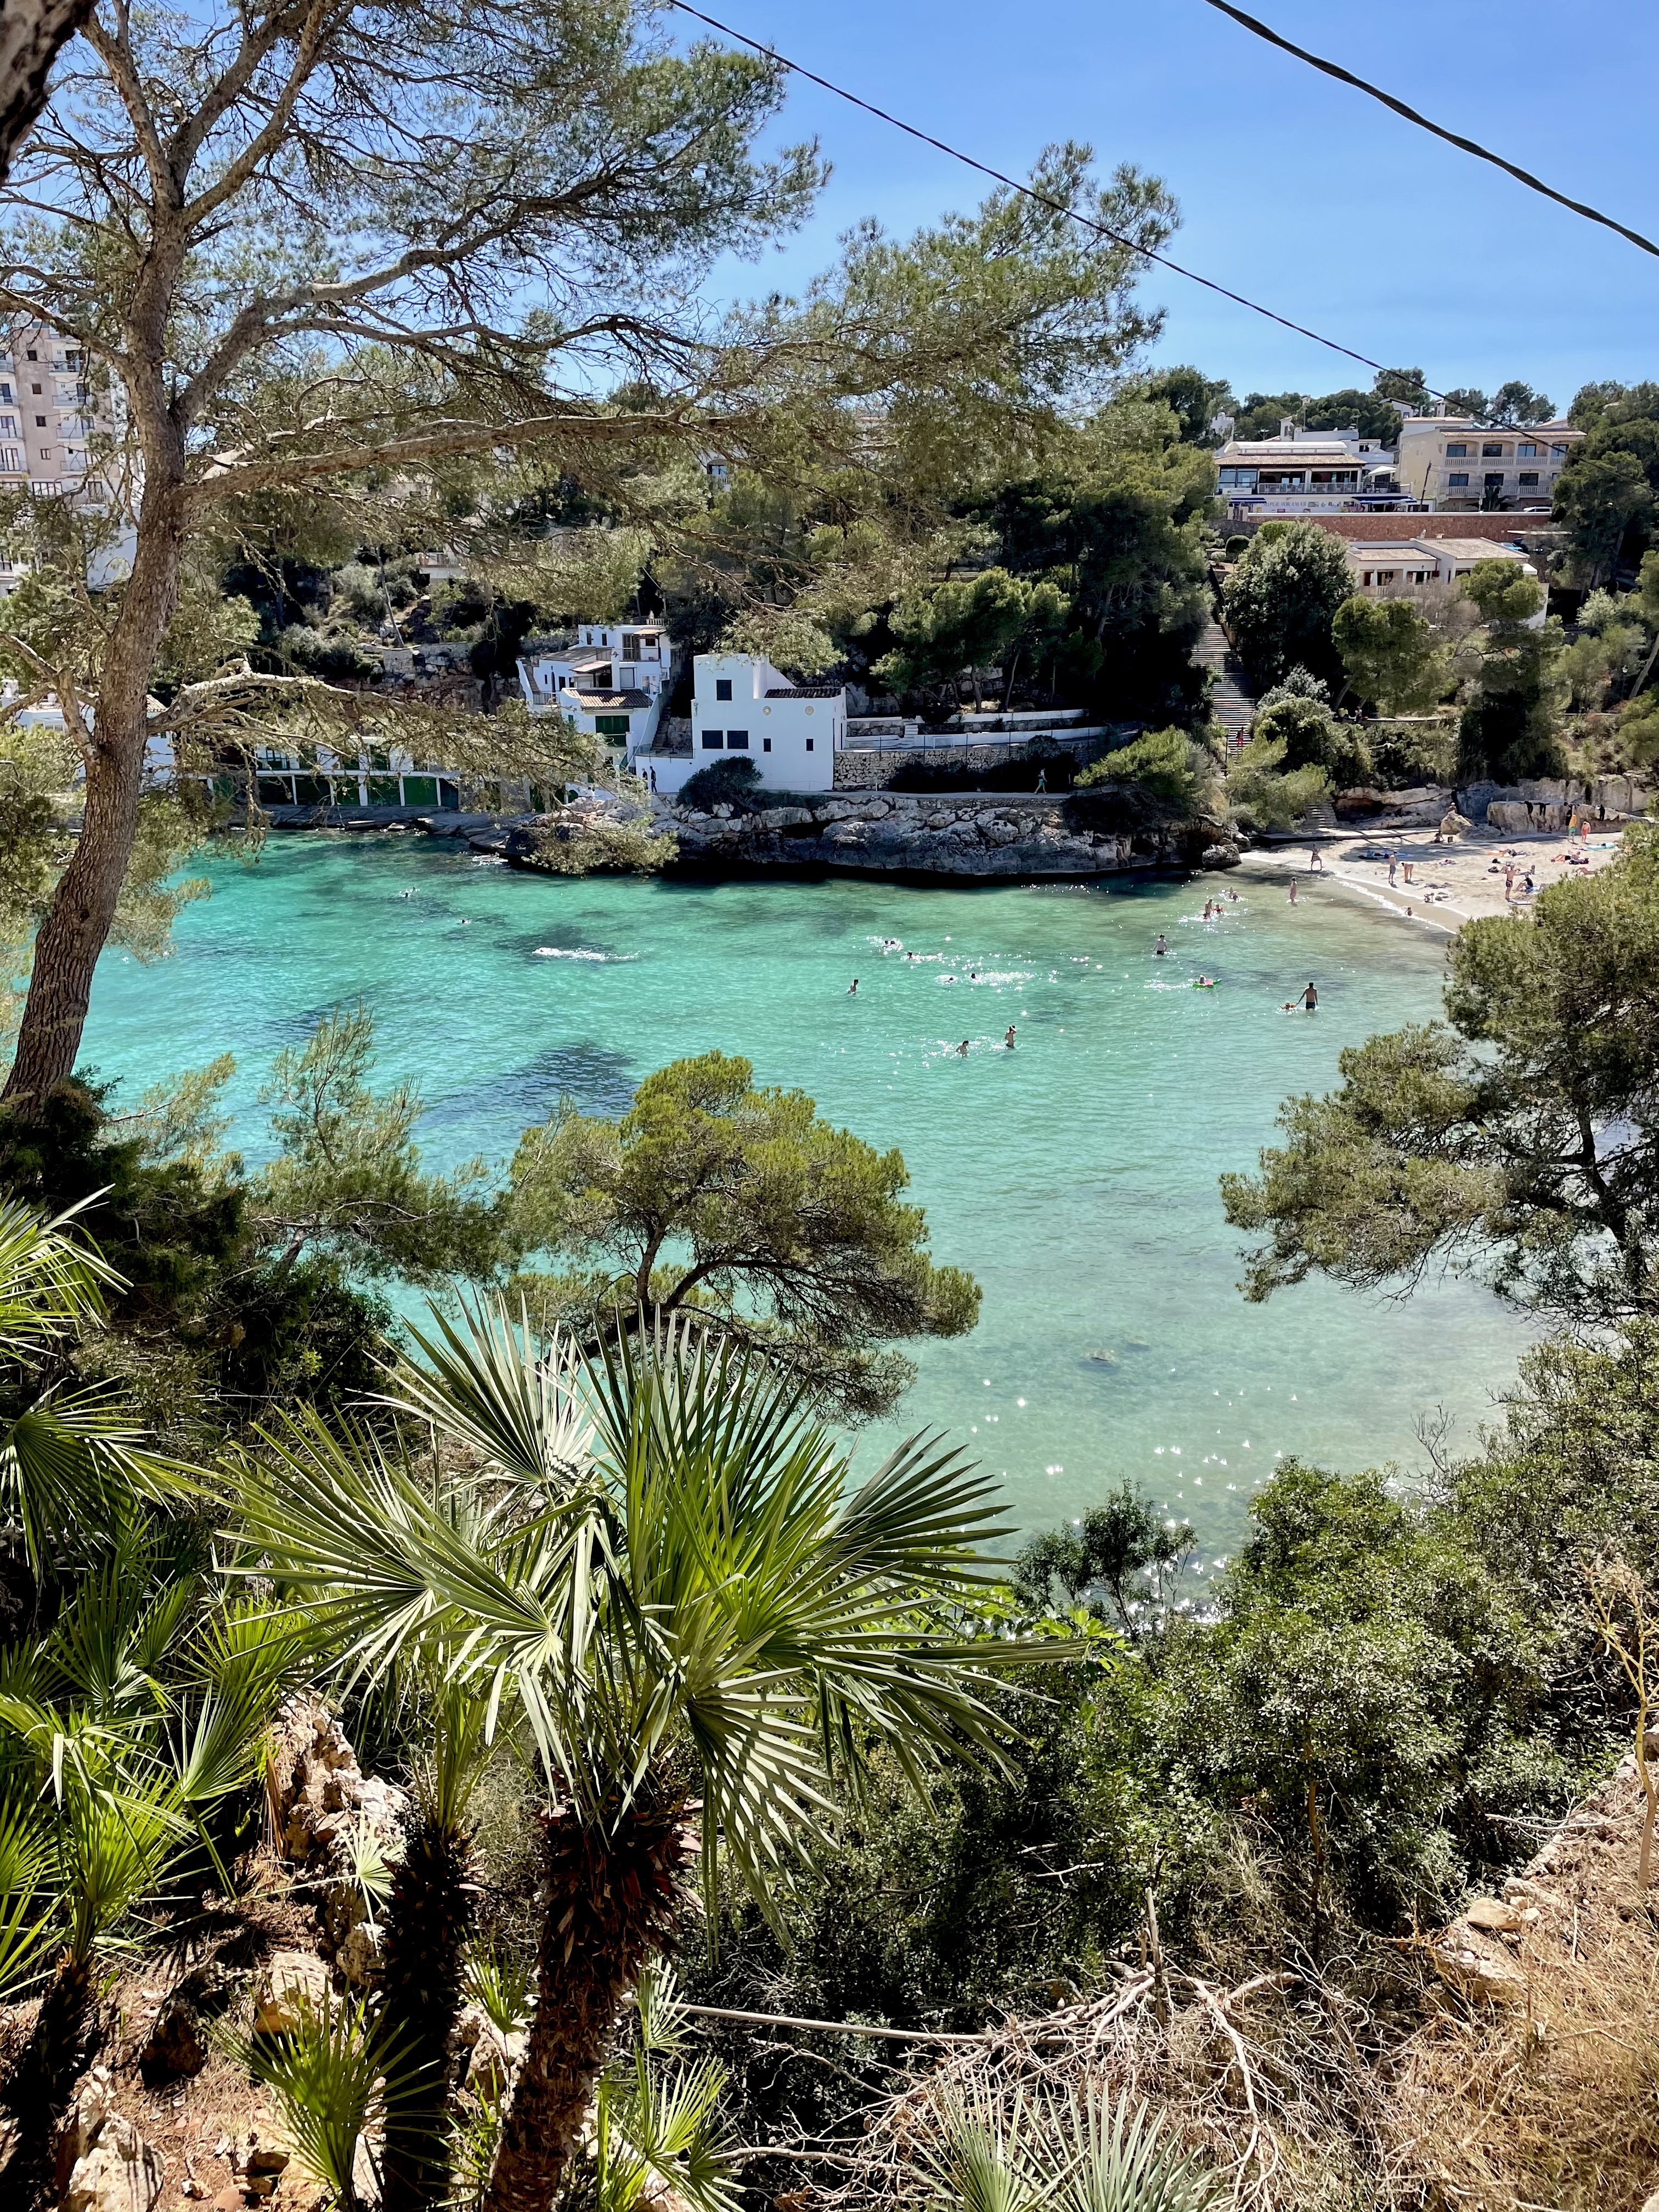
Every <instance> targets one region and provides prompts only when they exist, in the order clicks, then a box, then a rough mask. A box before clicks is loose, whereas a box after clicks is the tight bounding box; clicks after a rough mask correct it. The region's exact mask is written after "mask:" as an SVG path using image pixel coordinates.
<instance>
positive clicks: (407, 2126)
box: [381, 1820, 474, 2212]
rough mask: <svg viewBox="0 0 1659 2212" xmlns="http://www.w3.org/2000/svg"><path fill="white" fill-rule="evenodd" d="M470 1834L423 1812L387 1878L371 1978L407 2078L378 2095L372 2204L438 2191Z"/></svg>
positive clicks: (395, 2207) (404, 2205) (444, 2163)
mask: <svg viewBox="0 0 1659 2212" xmlns="http://www.w3.org/2000/svg"><path fill="white" fill-rule="evenodd" d="M470 1840H471V1839H470V1838H469V1837H467V1836H466V1835H465V1834H464V1833H460V1832H457V1831H456V1830H455V1829H453V1828H452V1827H450V1826H447V1824H445V1823H444V1822H441V1821H438V1820H422V1821H421V1822H420V1824H419V1826H416V1828H415V1829H414V1830H413V1832H411V1833H410V1838H409V1840H408V1843H407V1844H406V1846H405V1848H404V1856H403V1857H402V1859H401V1860H400V1862H399V1863H398V1869H397V1872H396V1874H395V1875H394V1876H393V1877H392V1902H391V1907H390V1910H389V1911H388V1912H387V1915H386V1954H385V1959H384V1961H383V1966H382V1974H381V1987H382V1990H383V1991H384V1993H385V2001H386V2012H385V2018H386V2026H387V2027H389V2028H390V2029H392V2031H393V2033H395V2034H396V2036H397V2037H398V2045H399V2068H398V2070H399V2071H400V2072H401V2071H402V2070H403V2069H404V2067H407V2068H408V2069H410V2072H411V2074H412V2075H414V2079H413V2080H412V2081H411V2082H410V2088H409V2093H408V2094H407V2095H404V2096H400V2097H398V2098H397V2099H395V2100H392V2101H391V2102H390V2103H389V2104H388V2108H387V2112H386V2152H385V2158H384V2162H383V2166H382V2174H383V2195H382V2198H381V2203H382V2212H425V2208H427V2207H428V2206H430V2205H435V2204H439V2203H442V2202H443V2200H444V2197H445V2196H446V2194H447V2185H448V2180H449V2162H448V2144H449V2135H448V2126H447V2120H448V2105H449V2091H450V2086H451V2080H450V2076H451V2064H452V2057H451V2053H452V2047H453V2041H454V2035H455V2023H456V2021H457V2020H458V2019H459V2015H460V2009H461V1962H462V1958H463V1955H464V1954H465V1948H466V1939H467V1936H468V1935H469V1934H470V1932H471V1925H472V1917H473V1905H472V1900H473V1894H474V1891H473V1885H472V1884H471V1882H470V1881H469V1880H468V1875H469V1873H470V1871H471V1867H470V1851H469V1844H470Z"/></svg>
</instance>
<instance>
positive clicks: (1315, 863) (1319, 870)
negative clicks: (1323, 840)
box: [1308, 845, 1325, 876]
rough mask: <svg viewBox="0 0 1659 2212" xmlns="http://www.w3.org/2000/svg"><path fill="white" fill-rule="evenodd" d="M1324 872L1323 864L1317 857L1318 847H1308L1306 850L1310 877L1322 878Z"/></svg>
mask: <svg viewBox="0 0 1659 2212" xmlns="http://www.w3.org/2000/svg"><path fill="white" fill-rule="evenodd" d="M1324 872H1325V863H1324V861H1323V860H1321V859H1320V857H1319V848H1318V846H1317V845H1313V846H1310V848H1309V850H1308V873H1309V874H1310V876H1322V875H1323V874H1324Z"/></svg>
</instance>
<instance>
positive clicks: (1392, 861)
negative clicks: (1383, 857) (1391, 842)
mask: <svg viewBox="0 0 1659 2212" xmlns="http://www.w3.org/2000/svg"><path fill="white" fill-rule="evenodd" d="M1398 866H1400V863H1399V861H1398V860H1396V859H1395V856H1394V854H1392V853H1390V854H1389V890H1393V889H1394V875H1395V869H1396V868H1397V867H1398Z"/></svg>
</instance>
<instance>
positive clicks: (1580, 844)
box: [1239, 823, 1620, 936]
mask: <svg viewBox="0 0 1659 2212" xmlns="http://www.w3.org/2000/svg"><path fill="white" fill-rule="evenodd" d="M1619 845H1620V829H1618V828H1616V827H1614V826H1613V825H1612V824H1611V823H1609V824H1608V825H1607V827H1606V828H1605V829H1600V830H1596V829H1592V831H1591V833H1590V835H1589V837H1588V838H1579V837H1571V838H1569V837H1568V836H1565V834H1564V833H1563V832H1561V831H1559V830H1558V831H1555V832H1554V833H1553V834H1548V835H1536V836H1514V835H1510V836H1500V835H1499V834H1498V832H1497V831H1495V830H1487V829H1474V830H1472V831H1470V833H1469V834H1468V836H1465V837H1460V838H1459V839H1458V840H1457V842H1455V844H1450V845H1437V844H1436V843H1435V842H1434V832H1433V830H1432V829H1414V830H1413V829H1407V830H1398V831H1389V832H1387V833H1386V834H1385V833H1383V832H1382V831H1376V830H1372V831H1368V832H1364V833H1363V834H1362V833H1359V832H1356V833H1354V834H1353V835H1352V836H1344V835H1342V834H1340V833H1339V834H1337V835H1336V836H1333V835H1332V834H1331V833H1330V832H1329V831H1326V832H1325V833H1324V836H1322V838H1321V840H1320V842H1319V843H1318V844H1317V845H1316V846H1312V847H1310V846H1309V845H1297V844H1293V843H1292V844H1281V845H1273V846H1265V847H1264V846H1259V847H1257V848H1255V851H1253V852H1249V853H1246V854H1244V856H1243V860H1241V862H1240V863H1239V869H1240V872H1241V873H1242V874H1248V875H1249V876H1251V877H1254V878H1266V879H1267V880H1268V881H1270V882H1274V883H1278V884H1281V885H1283V886H1285V894H1286V896H1287V897H1288V895H1289V892H1288V887H1289V884H1290V881H1291V878H1292V877H1293V876H1294V878H1296V895H1297V904H1298V905H1299V904H1300V903H1301V902H1303V901H1304V899H1317V898H1318V897H1320V896H1322V895H1324V896H1329V894H1330V893H1331V892H1332V891H1333V890H1339V891H1341V892H1343V893H1344V894H1345V895H1346V896H1349V897H1351V898H1358V899H1361V900H1364V901H1369V902H1370V903H1371V904H1373V905H1375V906H1377V907H1380V908H1383V910H1384V911H1385V912H1388V913H1392V914H1394V915H1398V916H1399V918H1400V919H1401V921H1410V922H1412V923H1413V924H1415V925H1417V926H1418V927H1422V928H1425V929H1430V930H1435V931H1437V932H1439V933H1443V934H1444V935H1446V936H1455V934H1456V933H1457V932H1458V930H1460V929H1461V928H1462V926H1463V924H1464V923H1465V922H1466V921H1475V920H1477V919H1478V918H1479V917H1480V916H1481V915H1494V914H1504V913H1505V912H1508V913H1510V914H1516V913H1520V912H1523V911H1524V910H1525V908H1527V907H1528V906H1529V905H1530V904H1531V901H1530V900H1529V899H1528V898H1526V897H1524V896H1519V894H1520V891H1521V886H1522V883H1523V882H1524V880H1525V878H1526V875H1527V871H1528V869H1529V868H1530V870H1531V871H1532V878H1533V882H1534V885H1535V886H1536V888H1537V889H1538V890H1544V889H1545V887H1546V886H1547V884H1554V883H1559V882H1560V880H1561V879H1562V878H1563V877H1564V876H1567V875H1580V874H1583V873H1584V871H1583V869H1580V868H1576V867H1569V866H1568V865H1567V858H1566V856H1567V854H1568V853H1569V851H1571V853H1573V854H1575V855H1577V854H1582V855H1583V857H1584V858H1585V859H1586V860H1588V861H1589V865H1590V868H1591V869H1595V868H1604V867H1606V866H1607V864H1608V862H1609V861H1611V860H1613V859H1615V858H1616V857H1617V855H1618V852H1619ZM1372 848H1375V849H1376V850H1377V851H1383V850H1386V851H1389V852H1391V853H1393V854H1395V855H1396V856H1397V858H1398V859H1399V860H1400V861H1401V863H1402V864H1403V863H1404V862H1405V861H1407V860H1409V861H1410V862H1411V863H1412V877H1413V880H1412V881H1411V883H1409V884H1407V881H1406V879H1405V873H1404V869H1403V866H1401V867H1400V868H1397V869H1396V871H1395V881H1394V884H1393V885H1392V887H1391V886H1390V885H1389V865H1388V862H1387V861H1386V860H1362V859H1361V858H1359V855H1360V854H1361V853H1362V852H1365V851H1368V850H1370V849H1372ZM1310 850H1314V851H1317V853H1318V854H1319V857H1320V860H1321V862H1322V867H1319V868H1313V869H1310V867H1309V866H1308V855H1309V853H1310ZM1511 860H1512V861H1513V862H1514V863H1515V888H1516V893H1517V896H1516V899H1515V901H1514V902H1513V903H1512V904H1510V905H1509V906H1507V907H1506V905H1505V903H1504V867H1505V866H1506V865H1507V864H1508V863H1509V862H1510V861H1511Z"/></svg>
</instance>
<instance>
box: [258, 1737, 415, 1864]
mask: <svg viewBox="0 0 1659 2212" xmlns="http://www.w3.org/2000/svg"><path fill="white" fill-rule="evenodd" d="M270 1796H271V1802H272V1804H273V1806H274V1808H275V1809H276V1820H277V1828H278V1832H279V1835H280V1837H281V1839H282V1846H283V1850H284V1852H285V1853H286V1854H287V1856H288V1857H289V1858H291V1859H306V1858H309V1857H311V1855H312V1853H313V1851H317V1850H326V1849H327V1848H329V1847H330V1846H331V1845H332V1844H334V1842H335V1841H336V1839H337V1838H338V1836H339V1834H340V1832H341V1831H342V1830H343V1828H345V1827H346V1826H349V1824H350V1823H351V1822H353V1821H363V1822H366V1823H367V1824H368V1826H371V1827H372V1828H373V1829H374V1832H375V1835H376V1837H377V1838H378V1839H379V1841H380V1845H381V1848H382V1850H384V1851H386V1852H387V1853H388V1854H390V1853H391V1852H392V1850H395V1847H396V1844H397V1842H398V1837H399V1835H400V1832H401V1830H402V1826H403V1822H404V1817H405V1815H406V1814H407V1812H408V1808H409V1800H408V1798H407V1796H405V1794H404V1791H403V1790H398V1789H397V1788H395V1787H394V1786H393V1785H392V1784H390V1783H386V1782H381V1781H379V1780H377V1779H372V1778H368V1777H367V1776H365V1775H364V1773H363V1771H362V1768H361V1767H360V1766H359V1765H358V1764H357V1754H356V1752H355V1751H354V1750H353V1749H352V1747H351V1743H350V1740H349V1738H348V1737H347V1735H346V1734H345V1732H344V1730H343V1729H342V1728H341V1726H340V1724H339V1723H338V1722H337V1720H336V1719H335V1718H334V1717H333V1715H332V1714H331V1712H330V1711H329V1710H328V1708H327V1707H326V1706H325V1705H319V1704H318V1703H317V1702H316V1700H315V1699H311V1698H305V1697H295V1698H290V1699H288V1701H287V1702H286V1703H285V1704H284V1705H283V1708H282V1711H280V1712H279V1713H278V1715H277V1717H276V1726H275V1727H274V1728H273V1729H272V1731H271V1743H270Z"/></svg>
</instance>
